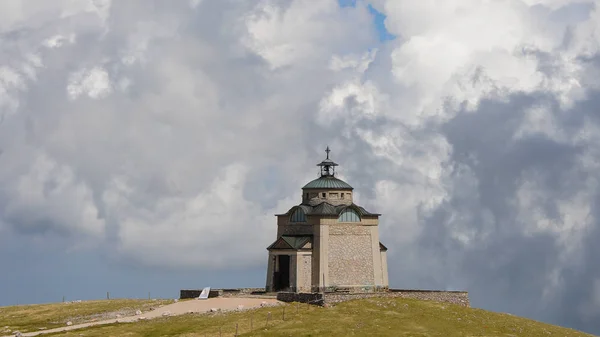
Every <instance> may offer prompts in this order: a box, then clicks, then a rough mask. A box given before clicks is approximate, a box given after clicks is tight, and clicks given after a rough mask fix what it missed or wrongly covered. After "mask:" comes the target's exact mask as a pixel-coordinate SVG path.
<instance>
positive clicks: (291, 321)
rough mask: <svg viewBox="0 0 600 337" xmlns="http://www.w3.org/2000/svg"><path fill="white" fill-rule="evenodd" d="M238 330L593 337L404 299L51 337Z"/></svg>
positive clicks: (197, 317) (293, 307) (196, 317)
mask: <svg viewBox="0 0 600 337" xmlns="http://www.w3.org/2000/svg"><path fill="white" fill-rule="evenodd" d="M284 308H285V309H284ZM284 310H285V320H284ZM267 319H268V325H267ZM2 321H5V320H4V319H3V320H2ZM236 325H237V329H238V333H239V335H240V336H527V337H534V336H592V335H589V334H585V333H582V332H578V331H575V330H571V329H566V328H562V327H557V326H553V325H549V324H545V323H541V322H537V321H533V320H529V319H525V318H521V317H516V316H512V315H508V314H500V313H493V312H489V311H485V310H481V309H473V308H465V307H461V306H456V305H451V304H446V303H437V302H430V301H418V300H411V299H399V298H395V299H391V298H387V299H382V298H377V299H375V298H373V299H366V300H355V301H350V302H345V303H342V304H339V305H336V306H335V307H331V308H321V307H315V306H309V305H306V304H289V305H285V306H282V307H267V308H261V309H257V310H245V311H241V312H231V313H210V314H187V315H183V316H177V317H164V318H158V319H154V320H150V321H140V322H136V323H120V324H112V325H105V326H98V327H93V328H88V329H82V330H76V331H71V332H68V333H67V332H65V333H63V334H52V335H51V336H79V335H80V334H83V335H84V336H86V337H91V336H123V335H127V336H219V335H220V334H221V335H222V336H233V335H234V333H235V331H236Z"/></svg>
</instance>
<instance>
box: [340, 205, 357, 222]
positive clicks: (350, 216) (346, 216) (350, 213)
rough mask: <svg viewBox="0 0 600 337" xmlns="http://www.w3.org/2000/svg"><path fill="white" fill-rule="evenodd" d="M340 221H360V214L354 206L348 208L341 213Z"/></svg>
mask: <svg viewBox="0 0 600 337" xmlns="http://www.w3.org/2000/svg"><path fill="white" fill-rule="evenodd" d="M338 222H360V216H359V215H358V213H356V211H355V210H353V209H352V208H348V209H346V210H344V211H343V212H342V214H340V217H339V218H338Z"/></svg>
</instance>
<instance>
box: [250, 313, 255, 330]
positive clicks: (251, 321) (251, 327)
mask: <svg viewBox="0 0 600 337" xmlns="http://www.w3.org/2000/svg"><path fill="white" fill-rule="evenodd" d="M253 318H254V315H250V331H252V330H254V324H253V323H254V322H253Z"/></svg>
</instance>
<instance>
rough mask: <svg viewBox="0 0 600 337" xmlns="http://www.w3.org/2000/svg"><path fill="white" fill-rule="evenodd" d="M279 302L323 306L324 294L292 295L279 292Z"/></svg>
mask: <svg viewBox="0 0 600 337" xmlns="http://www.w3.org/2000/svg"><path fill="white" fill-rule="evenodd" d="M277 300H278V301H282V302H300V303H310V304H317V305H323V303H324V302H323V293H292V292H279V293H277Z"/></svg>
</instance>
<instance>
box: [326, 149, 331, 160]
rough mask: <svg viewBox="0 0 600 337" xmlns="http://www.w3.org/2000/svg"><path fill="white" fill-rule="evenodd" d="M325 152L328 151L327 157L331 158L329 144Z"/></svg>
mask: <svg viewBox="0 0 600 337" xmlns="http://www.w3.org/2000/svg"><path fill="white" fill-rule="evenodd" d="M325 152H327V159H329V152H331V150H330V149H329V146H327V149H325Z"/></svg>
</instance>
